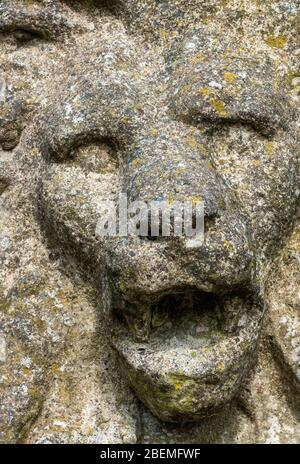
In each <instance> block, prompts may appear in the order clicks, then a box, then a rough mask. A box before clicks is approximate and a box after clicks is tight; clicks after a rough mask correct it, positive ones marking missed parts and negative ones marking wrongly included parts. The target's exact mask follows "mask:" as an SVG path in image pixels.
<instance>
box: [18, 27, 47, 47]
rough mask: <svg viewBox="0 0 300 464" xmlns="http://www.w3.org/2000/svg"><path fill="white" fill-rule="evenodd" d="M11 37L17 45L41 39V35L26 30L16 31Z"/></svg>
mask: <svg viewBox="0 0 300 464" xmlns="http://www.w3.org/2000/svg"><path fill="white" fill-rule="evenodd" d="M13 37H14V38H15V39H16V41H17V43H18V44H25V43H28V42H31V41H32V40H35V39H40V38H42V34H41V33H39V32H36V31H31V30H26V29H16V30H15V31H13Z"/></svg>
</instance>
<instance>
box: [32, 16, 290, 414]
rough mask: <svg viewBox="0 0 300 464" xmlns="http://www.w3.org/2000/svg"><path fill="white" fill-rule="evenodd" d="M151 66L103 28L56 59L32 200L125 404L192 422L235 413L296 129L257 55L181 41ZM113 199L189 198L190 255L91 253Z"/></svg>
mask: <svg viewBox="0 0 300 464" xmlns="http://www.w3.org/2000/svg"><path fill="white" fill-rule="evenodd" d="M159 50H160V48H159V47H158V45H155V46H154V45H153V47H150V46H149V45H147V44H143V43H142V42H141V41H139V40H138V39H137V38H132V37H130V36H129V35H128V34H127V33H126V32H125V31H124V28H123V27H122V26H121V24H120V23H119V22H118V21H115V20H112V19H107V18H104V19H103V24H102V29H101V33H100V32H99V33H96V32H95V31H92V32H86V33H85V34H83V35H81V36H80V38H79V39H77V40H76V41H75V43H72V44H69V45H68V46H67V53H66V52H65V50H64V51H63V52H61V54H62V56H61V57H59V56H58V57H57V58H56V66H57V67H56V68H55V69H56V72H55V75H54V74H53V76H51V79H50V80H49V79H48V81H47V85H46V86H45V89H46V93H47V97H46V100H45V103H44V107H43V108H42V111H41V114H40V119H39V121H38V122H37V126H38V136H39V143H38V147H39V150H40V152H41V153H42V155H43V157H44V164H43V167H42V170H41V188H40V196H39V198H40V206H41V211H42V219H43V224H45V225H46V227H45V229H46V231H47V234H48V235H49V236H50V238H52V237H55V242H56V243H59V244H60V246H61V248H62V249H63V250H64V252H65V253H66V254H67V255H68V256H72V257H75V258H76V262H77V264H78V265H79V267H80V268H82V269H83V271H84V272H85V273H86V275H89V276H91V278H92V281H93V285H94V286H95V287H96V288H97V290H98V291H99V299H100V302H101V311H102V312H101V316H100V317H105V318H106V320H107V327H108V330H109V336H110V337H111V341H112V344H113V345H114V347H115V348H116V350H117V351H118V353H119V356H120V367H121V369H122V371H123V372H124V374H125V376H126V377H127V378H128V380H129V382H130V384H131V386H132V388H133V389H134V390H135V392H136V393H137V395H138V396H139V398H140V399H141V400H142V401H143V402H144V403H145V404H146V405H147V406H148V407H149V408H150V410H151V411H152V412H153V413H154V414H155V415H157V416H158V417H159V418H160V419H162V420H165V421H174V422H176V421H196V420H199V419H201V418H202V417H205V416H207V415H210V414H211V413H213V412H215V411H216V410H218V408H220V407H221V406H223V405H224V404H225V403H227V402H228V401H230V400H231V399H232V398H233V397H234V395H235V394H236V393H237V391H238V389H239V387H240V385H241V382H242V380H243V378H244V376H245V373H246V372H247V369H248V367H249V365H250V361H251V358H252V354H253V353H254V350H255V348H256V342H257V339H258V336H259V329H260V326H261V321H262V317H263V312H264V311H263V304H262V303H261V294H262V290H261V286H260V284H259V282H260V281H261V278H262V275H263V273H264V270H265V268H266V266H267V264H268V262H269V260H270V257H271V256H272V254H273V253H274V251H275V250H276V248H278V245H279V243H280V239H281V237H282V235H283V233H284V231H285V228H286V225H287V224H288V222H289V218H290V217H292V215H293V214H294V210H295V205H296V185H297V178H296V177H297V170H296V155H295V154H296V140H295V139H296V136H295V127H294V125H295V123H294V113H293V109H292V107H291V106H290V102H289V99H288V96H287V94H286V90H285V87H284V84H283V81H282V78H281V74H280V63H278V62H276V60H275V59H274V56H272V53H271V54H269V53H268V46H267V45H266V44H259V45H258V46H257V47H253V46H252V45H251V46H249V44H247V43H246V41H245V40H244V41H241V40H240V38H237V36H234V35H230V34H226V33H224V32H222V31H220V30H217V31H215V30H214V28H212V27H207V28H203V27H202V28H199V27H195V26H193V25H190V27H189V28H187V29H186V30H185V29H183V30H180V28H179V29H178V36H177V37H176V38H174V40H173V41H170V43H168V46H167V47H166V50H164V54H161V55H160V54H159V53H158V51H159ZM253 50H256V51H255V52H254V51H253ZM54 52H55V50H54ZM52 53H53V52H52ZM121 192H125V193H127V195H128V199H129V201H132V200H139V199H140V200H167V201H169V202H172V201H175V200H178V201H184V200H193V199H199V198H201V199H202V200H203V201H204V204H205V243H204V245H203V246H202V247H199V248H189V247H187V243H186V239H185V238H178V237H177V238H172V237H170V238H161V237H158V238H157V239H156V240H153V239H151V237H149V238H148V237H105V238H99V237H95V228H96V222H97V219H98V215H99V204H100V202H101V201H102V200H117V198H118V195H119V193H121Z"/></svg>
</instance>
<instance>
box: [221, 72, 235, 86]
mask: <svg viewBox="0 0 300 464" xmlns="http://www.w3.org/2000/svg"><path fill="white" fill-rule="evenodd" d="M223 78H224V80H225V81H226V82H228V84H234V83H235V82H236V80H237V78H238V76H237V74H234V73H232V72H227V71H226V72H224V74H223Z"/></svg>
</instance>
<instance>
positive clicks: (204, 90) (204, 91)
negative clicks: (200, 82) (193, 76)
mask: <svg viewBox="0 0 300 464" xmlns="http://www.w3.org/2000/svg"><path fill="white" fill-rule="evenodd" d="M198 92H199V93H200V95H203V97H207V96H208V95H210V94H211V89H209V88H208V87H201V88H200V89H199V90H198Z"/></svg>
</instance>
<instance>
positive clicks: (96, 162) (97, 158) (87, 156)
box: [66, 141, 119, 174]
mask: <svg viewBox="0 0 300 464" xmlns="http://www.w3.org/2000/svg"><path fill="white" fill-rule="evenodd" d="M66 164H69V165H70V164H71V165H73V166H77V167H80V168H82V170H83V171H86V172H95V173H98V174H114V173H116V171H117V170H118V168H119V160H118V151H117V149H116V147H115V146H114V144H113V143H111V142H110V141H101V142H93V143H91V144H84V145H80V146H78V147H76V148H73V149H72V150H71V151H70V153H69V157H68V159H67V161H66Z"/></svg>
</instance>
